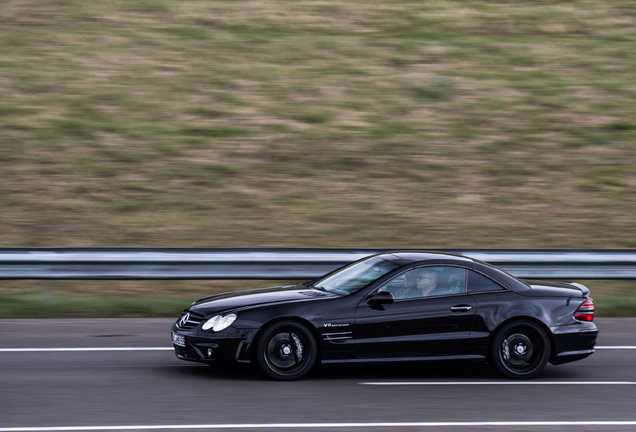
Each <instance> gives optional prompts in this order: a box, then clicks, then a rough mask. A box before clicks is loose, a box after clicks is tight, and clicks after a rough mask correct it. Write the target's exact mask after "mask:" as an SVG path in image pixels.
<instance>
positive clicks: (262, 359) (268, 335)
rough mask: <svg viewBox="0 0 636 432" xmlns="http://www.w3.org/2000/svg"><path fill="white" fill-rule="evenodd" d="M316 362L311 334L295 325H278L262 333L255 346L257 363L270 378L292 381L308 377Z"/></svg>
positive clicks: (297, 323)
mask: <svg viewBox="0 0 636 432" xmlns="http://www.w3.org/2000/svg"><path fill="white" fill-rule="evenodd" d="M316 358H317V345H316V340H315V339H314V337H313V335H312V334H311V331H310V330H309V329H308V328H307V327H306V326H305V325H303V324H301V323H299V322H296V321H279V322H277V323H274V324H272V325H271V326H269V327H268V328H266V329H265V331H264V332H263V334H262V335H261V337H260V338H259V340H258V343H257V344H256V363H257V364H258V366H259V367H260V369H261V370H262V371H263V372H264V373H265V374H266V375H267V376H268V377H270V378H273V379H276V380H281V381H291V380H297V379H300V378H302V377H303V376H305V375H307V374H308V373H309V372H310V371H311V369H312V368H313V366H314V364H315V363H316Z"/></svg>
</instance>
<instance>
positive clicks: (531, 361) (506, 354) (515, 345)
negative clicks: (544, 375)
mask: <svg viewBox="0 0 636 432" xmlns="http://www.w3.org/2000/svg"><path fill="white" fill-rule="evenodd" d="M549 358H550V341H549V340H548V336H547V335H546V333H545V331H544V330H543V329H542V328H541V327H540V326H539V325H538V324H536V323H534V322H532V321H525V320H523V321H513V322H510V323H508V324H506V325H504V326H503V327H502V328H501V329H500V330H499V331H498V332H497V334H496V335H495V337H494V339H493V342H492V345H491V347H490V361H491V363H492V365H493V367H494V368H495V369H496V370H497V372H499V373H500V374H502V375H503V376H505V377H507V378H512V379H530V378H534V377H536V376H537V375H539V374H540V373H541V372H542V371H543V369H544V368H545V366H546V364H547V363H548V359H549Z"/></svg>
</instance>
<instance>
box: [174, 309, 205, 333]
mask: <svg viewBox="0 0 636 432" xmlns="http://www.w3.org/2000/svg"><path fill="white" fill-rule="evenodd" d="M204 318H205V316H203V315H201V314H198V313H196V312H192V311H189V310H185V311H183V314H182V315H181V316H180V317H179V319H178V320H177V328H179V329H181V330H192V329H193V328H195V327H196V326H198V325H199V324H201V323H202V322H203V319H204Z"/></svg>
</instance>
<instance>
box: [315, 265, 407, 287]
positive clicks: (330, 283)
mask: <svg viewBox="0 0 636 432" xmlns="http://www.w3.org/2000/svg"><path fill="white" fill-rule="evenodd" d="M399 266H400V264H397V263H394V262H392V261H387V260H384V259H382V258H380V257H372V258H369V259H366V260H364V261H358V262H355V263H353V264H350V265H348V266H346V267H344V268H342V269H340V270H339V271H338V272H336V273H333V274H330V275H328V276H326V277H325V278H324V279H319V280H318V281H316V282H315V283H314V284H313V287H314V288H322V289H325V290H327V291H330V292H334V293H336V294H342V295H348V294H353V293H354V292H356V291H358V290H359V289H361V288H363V287H365V286H367V285H369V284H370V283H371V282H373V281H374V280H376V279H378V278H381V277H382V276H384V275H385V274H387V273H388V272H390V271H391V270H393V269H396V268H398V267H399Z"/></svg>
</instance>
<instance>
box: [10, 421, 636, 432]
mask: <svg viewBox="0 0 636 432" xmlns="http://www.w3.org/2000/svg"><path fill="white" fill-rule="evenodd" d="M459 426H465V427H478V426H489V427H532V426H636V421H632V420H629V421H593V420H592V421H528V422H523V421H515V422H512V421H507V422H493V421H489V422H459V421H455V422H395V423H389V422H386V423H269V424H267V423H266V424H207V425H206V424H201V425H154V426H153V425H137V426H51V427H47V426H44V427H3V428H0V432H62V431H121V430H174V429H177V430H185V429H190V430H192V429H307V428H317V429H332V428H372V427H375V428H400V427H420V428H421V427H459Z"/></svg>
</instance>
